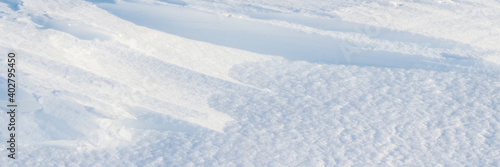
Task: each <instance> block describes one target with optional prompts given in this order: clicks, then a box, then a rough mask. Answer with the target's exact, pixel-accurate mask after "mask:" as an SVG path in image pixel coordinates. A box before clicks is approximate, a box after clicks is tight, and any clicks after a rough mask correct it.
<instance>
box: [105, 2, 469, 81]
mask: <svg viewBox="0 0 500 167" xmlns="http://www.w3.org/2000/svg"><path fill="white" fill-rule="evenodd" d="M97 5H98V6H99V7H100V8H102V9H105V10H107V11H108V12H110V13H113V14H114V15H116V16H118V17H120V18H122V19H123V20H127V21H130V22H132V23H134V24H136V25H142V26H145V27H148V28H150V29H155V30H158V31H162V32H165V33H168V34H174V35H179V36H182V37H186V38H190V39H194V40H199V41H205V42H208V43H213V44H217V45H222V46H227V47H232V48H237V49H242V50H247V51H251V52H255V53H261V54H268V55H278V56H282V57H285V58H287V59H291V60H305V61H310V62H320V63H337V64H352V65H372V66H382V67H402V68H425V67H424V66H422V67H414V65H413V64H415V63H413V62H415V61H418V62H419V63H417V64H426V66H437V68H441V67H439V66H441V65H440V64H442V63H447V64H450V65H454V64H455V63H456V62H454V61H451V62H448V59H447V58H446V57H444V56H443V54H450V53H451V54H454V55H457V56H459V57H470V55H468V54H463V53H464V52H465V51H466V50H467V49H470V48H469V47H468V46H466V45H464V44H459V43H453V42H445V43H444V44H443V43H442V42H441V40H439V39H434V38H431V37H425V36H419V35H415V34H410V33H402V32H399V33H398V35H401V34H402V35H403V36H405V37H404V38H402V39H401V40H400V39H399V38H397V37H391V36H390V35H389V36H388V35H387V34H391V33H393V31H392V30H389V29H384V28H380V31H383V32H379V33H385V35H381V36H380V37H379V36H377V34H374V32H371V33H366V32H363V31H364V29H361V30H359V31H358V32H356V30H351V29H359V27H357V26H368V25H363V24H355V23H346V22H342V21H339V20H334V19H326V20H329V21H332V22H335V23H337V22H338V23H339V24H345V25H343V26H344V27H342V26H340V28H339V27H335V26H333V28H332V27H328V26H326V27H321V26H319V27H318V26H317V25H314V24H315V22H318V21H317V20H314V18H315V17H309V16H302V15H299V16H300V17H304V18H313V23H309V24H307V23H304V21H303V20H299V21H298V22H295V21H296V20H293V19H292V20H291V19H290V18H289V16H286V17H281V16H280V17H277V16H273V17H274V18H277V19H278V20H274V19H272V18H273V17H270V18H271V19H269V18H264V19H259V18H252V17H249V16H246V15H235V16H232V15H231V17H226V16H221V15H220V14H215V13H210V12H207V11H200V10H197V9H193V8H189V7H179V6H168V5H158V4H157V5H152V4H147V3H138V2H136V3H131V2H119V3H116V4H99V3H98V4H97ZM131 13H134V15H131ZM179 14H182V17H180V18H179V17H175V16H177V15H179ZM291 16H293V15H291ZM148 19H149V20H151V19H152V20H163V21H162V22H154V23H152V22H146V21H144V20H148ZM279 19H281V20H279ZM317 19H319V20H321V19H323V20H325V18H320V17H317ZM310 24H311V25H310ZM135 27H137V26H135ZM141 28H143V27H141ZM361 28H365V27H361ZM376 28H377V27H376ZM375 33H376V32H375ZM160 34H161V33H160ZM242 34H244V35H242ZM285 36H286V37H287V40H284V39H283V37H285ZM118 37H119V38H123V37H122V36H118ZM165 37H166V38H168V36H165ZM412 38H416V40H421V41H412ZM140 39H141V38H135V39H134V40H135V41H130V40H128V39H124V40H121V41H127V42H126V43H127V44H126V45H129V46H131V47H134V48H137V50H141V51H147V54H148V55H153V56H157V55H161V54H162V53H172V49H170V48H168V47H167V48H168V49H162V48H163V47H161V46H156V47H155V48H152V47H151V46H148V45H156V43H148V42H147V41H144V40H142V42H138V41H137V40H140ZM160 41H161V40H160ZM143 42H146V43H147V45H144V43H143ZM138 45H142V46H141V47H137V46H138ZM172 45H173V44H172ZM167 46H168V45H167ZM196 48H198V47H196ZM174 50H175V49H174ZM175 54H179V55H180V54H183V53H178V52H177V53H175ZM198 54H202V53H195V54H190V56H176V57H168V56H162V57H158V58H159V59H163V60H164V61H167V62H171V63H175V64H177V65H180V66H183V67H186V68H189V69H193V70H196V71H204V70H207V69H209V70H213V68H211V67H210V66H207V65H209V64H206V63H200V62H197V61H193V60H188V59H189V58H191V57H193V55H198ZM223 57H225V56H223ZM179 58H180V59H179ZM186 58H187V59H186ZM221 58H222V57H220V58H216V59H218V60H223V58H222V59H221ZM239 58H240V57H239ZM181 59H183V60H181ZM201 59H203V58H200V60H201ZM245 59H246V58H245ZM186 60H187V61H186ZM374 60H375V61H374ZM408 60H411V61H408ZM218 64H219V65H220V64H221V62H218ZM222 64H225V63H222ZM235 64H238V63H234V64H230V65H228V66H226V67H224V68H223V69H220V70H217V73H215V72H211V73H210V74H209V75H212V76H217V77H219V78H222V79H225V80H228V81H232V82H235V83H237V82H236V81H234V80H232V79H231V78H230V77H227V69H229V67H232V66H234V65H235ZM193 65H194V66H193ZM217 68H220V67H217ZM222 70H224V72H223V73H220V72H222ZM204 73H206V72H204Z"/></svg>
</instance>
